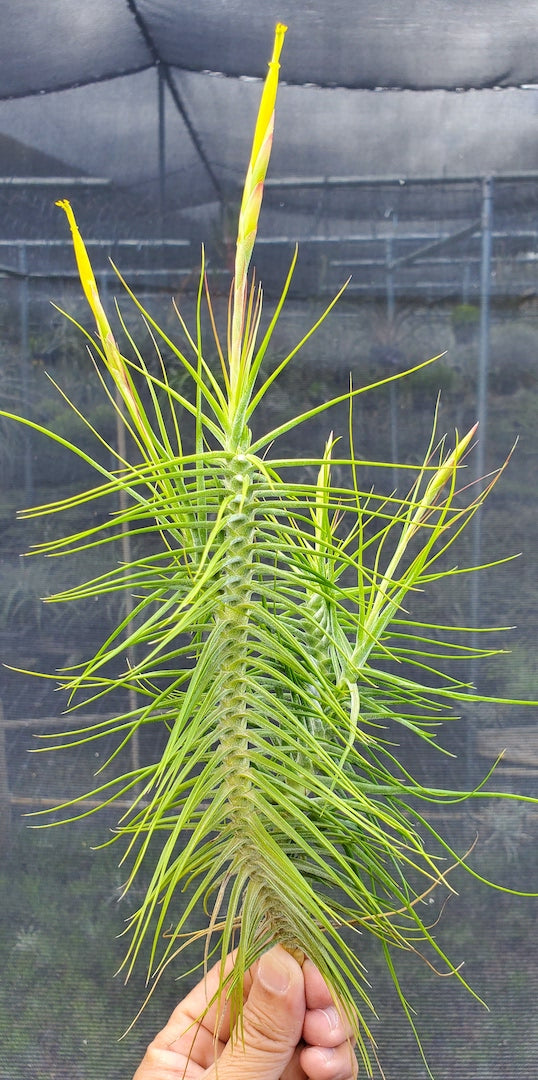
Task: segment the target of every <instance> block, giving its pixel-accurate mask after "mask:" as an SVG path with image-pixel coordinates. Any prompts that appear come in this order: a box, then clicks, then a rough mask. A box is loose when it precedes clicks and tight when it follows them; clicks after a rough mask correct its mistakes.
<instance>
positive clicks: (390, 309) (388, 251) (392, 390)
mask: <svg viewBox="0 0 538 1080" xmlns="http://www.w3.org/2000/svg"><path fill="white" fill-rule="evenodd" d="M385 260H386V267H387V269H386V275H385V281H386V289H387V324H388V328H389V341H390V343H391V344H393V338H394V323H395V316H396V294H395V289H394V262H393V249H392V237H391V236H387V239H386V241H385ZM389 395H390V453H391V460H392V463H393V465H392V487H393V489H394V490H395V491H396V488H397V487H398V469H397V468H396V466H397V464H398V456H399V438H398V390H397V388H396V384H395V383H394V382H391V383H389Z"/></svg>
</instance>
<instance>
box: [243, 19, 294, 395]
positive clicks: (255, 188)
mask: <svg viewBox="0 0 538 1080" xmlns="http://www.w3.org/2000/svg"><path fill="white" fill-rule="evenodd" d="M286 30H287V26H284V24H283V23H277V26H276V29H275V40H274V45H273V55H272V57H271V59H270V61H269V71H268V73H267V77H266V80H265V83H264V87H263V92H262V97H261V101H260V107H259V110H258V119H257V121H256V127H255V130H254V138H253V140H252V150H251V154H250V161H249V165H248V169H247V175H246V178H245V186H244V188H243V198H242V201H241V210H240V212H239V224H238V229H237V247H236V256H235V279H234V300H233V317H232V335H231V355H230V371H231V375H232V379H231V382H232V384H234V383H235V382H236V381H237V378H238V375H239V367H240V357H241V343H242V336H243V324H244V311H245V299H246V293H247V274H248V268H249V264H250V258H251V255H252V249H253V247H254V241H255V239H256V232H257V229H258V219H259V216H260V209H261V204H262V196H263V184H264V181H265V176H266V173H267V166H268V165H269V158H270V157H271V147H272V143H273V128H274V122H275V102H276V95H277V90H278V73H279V70H280V63H279V58H280V53H281V51H282V46H283V44H284V35H285V33H286Z"/></svg>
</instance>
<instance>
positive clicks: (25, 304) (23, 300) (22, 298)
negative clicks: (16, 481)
mask: <svg viewBox="0 0 538 1080" xmlns="http://www.w3.org/2000/svg"><path fill="white" fill-rule="evenodd" d="M19 274H20V284H19V310H20V361H21V398H22V408H23V415H24V416H29V415H30V400H29V399H30V370H29V369H30V346H29V331H28V324H29V316H30V301H29V295H28V290H29V280H28V260H27V255H26V247H25V246H24V244H21V246H20V247H19ZM23 474H24V497H25V499H26V501H27V504H29V503H30V502H31V501H32V499H33V492H34V477H33V469H32V444H31V435H30V433H29V432H28V431H25V433H24V465H23Z"/></svg>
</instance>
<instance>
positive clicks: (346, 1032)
mask: <svg viewBox="0 0 538 1080" xmlns="http://www.w3.org/2000/svg"><path fill="white" fill-rule="evenodd" d="M303 1039H304V1041H305V1043H309V1044H310V1045H311V1046H329V1047H330V1046H339V1045H340V1043H343V1042H350V1041H352V1039H353V1029H352V1026H351V1023H350V1021H349V1020H348V1019H347V1018H346V1017H345V1016H344V1015H343V1014H342V1013H341V1012H339V1011H338V1009H337V1007H336V1005H333V1004H332V1003H331V1004H330V1005H327V1006H326V1008H325V1009H310V1010H307V1012H306V1014H305V1019H304V1024H303Z"/></svg>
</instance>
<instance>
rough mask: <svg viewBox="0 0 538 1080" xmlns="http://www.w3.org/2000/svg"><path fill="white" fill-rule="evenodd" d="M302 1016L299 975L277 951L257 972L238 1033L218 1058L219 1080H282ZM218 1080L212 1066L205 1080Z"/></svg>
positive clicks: (283, 952) (278, 949)
mask: <svg viewBox="0 0 538 1080" xmlns="http://www.w3.org/2000/svg"><path fill="white" fill-rule="evenodd" d="M304 1016H305V993H304V980H303V973H302V971H301V968H300V966H299V964H298V963H297V961H296V960H294V959H293V957H292V956H290V955H289V953H288V952H286V950H285V949H283V948H282V946H281V945H276V946H274V948H272V949H270V950H269V952H267V953H264V955H263V956H262V957H261V959H260V961H259V963H258V965H257V966H256V967H255V970H254V976H253V982H252V988H251V990H250V994H249V996H248V999H247V1001H246V1004H245V1007H244V1011H243V1018H242V1024H241V1030H240V1033H238V1035H237V1038H236V1039H234V1040H233V1042H229V1043H228V1044H227V1045H226V1047H225V1048H224V1050H223V1052H222V1054H221V1057H220V1058H219V1061H218V1080H238V1078H239V1077H240V1078H241V1080H259V1078H260V1077H262V1076H263V1078H264V1080H280V1078H281V1077H282V1074H283V1073H284V1071H285V1069H286V1068H288V1066H289V1065H290V1062H291V1061H292V1058H293V1055H294V1052H295V1048H296V1046H297V1043H298V1042H299V1040H300V1038H301V1031H302V1028H303V1023H304ZM216 1077H217V1071H216V1066H215V1065H213V1066H212V1067H211V1068H210V1069H208V1071H207V1080H215V1078H216ZM299 1078H300V1073H298V1074H297V1080H299ZM294 1080H295V1078H294Z"/></svg>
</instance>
